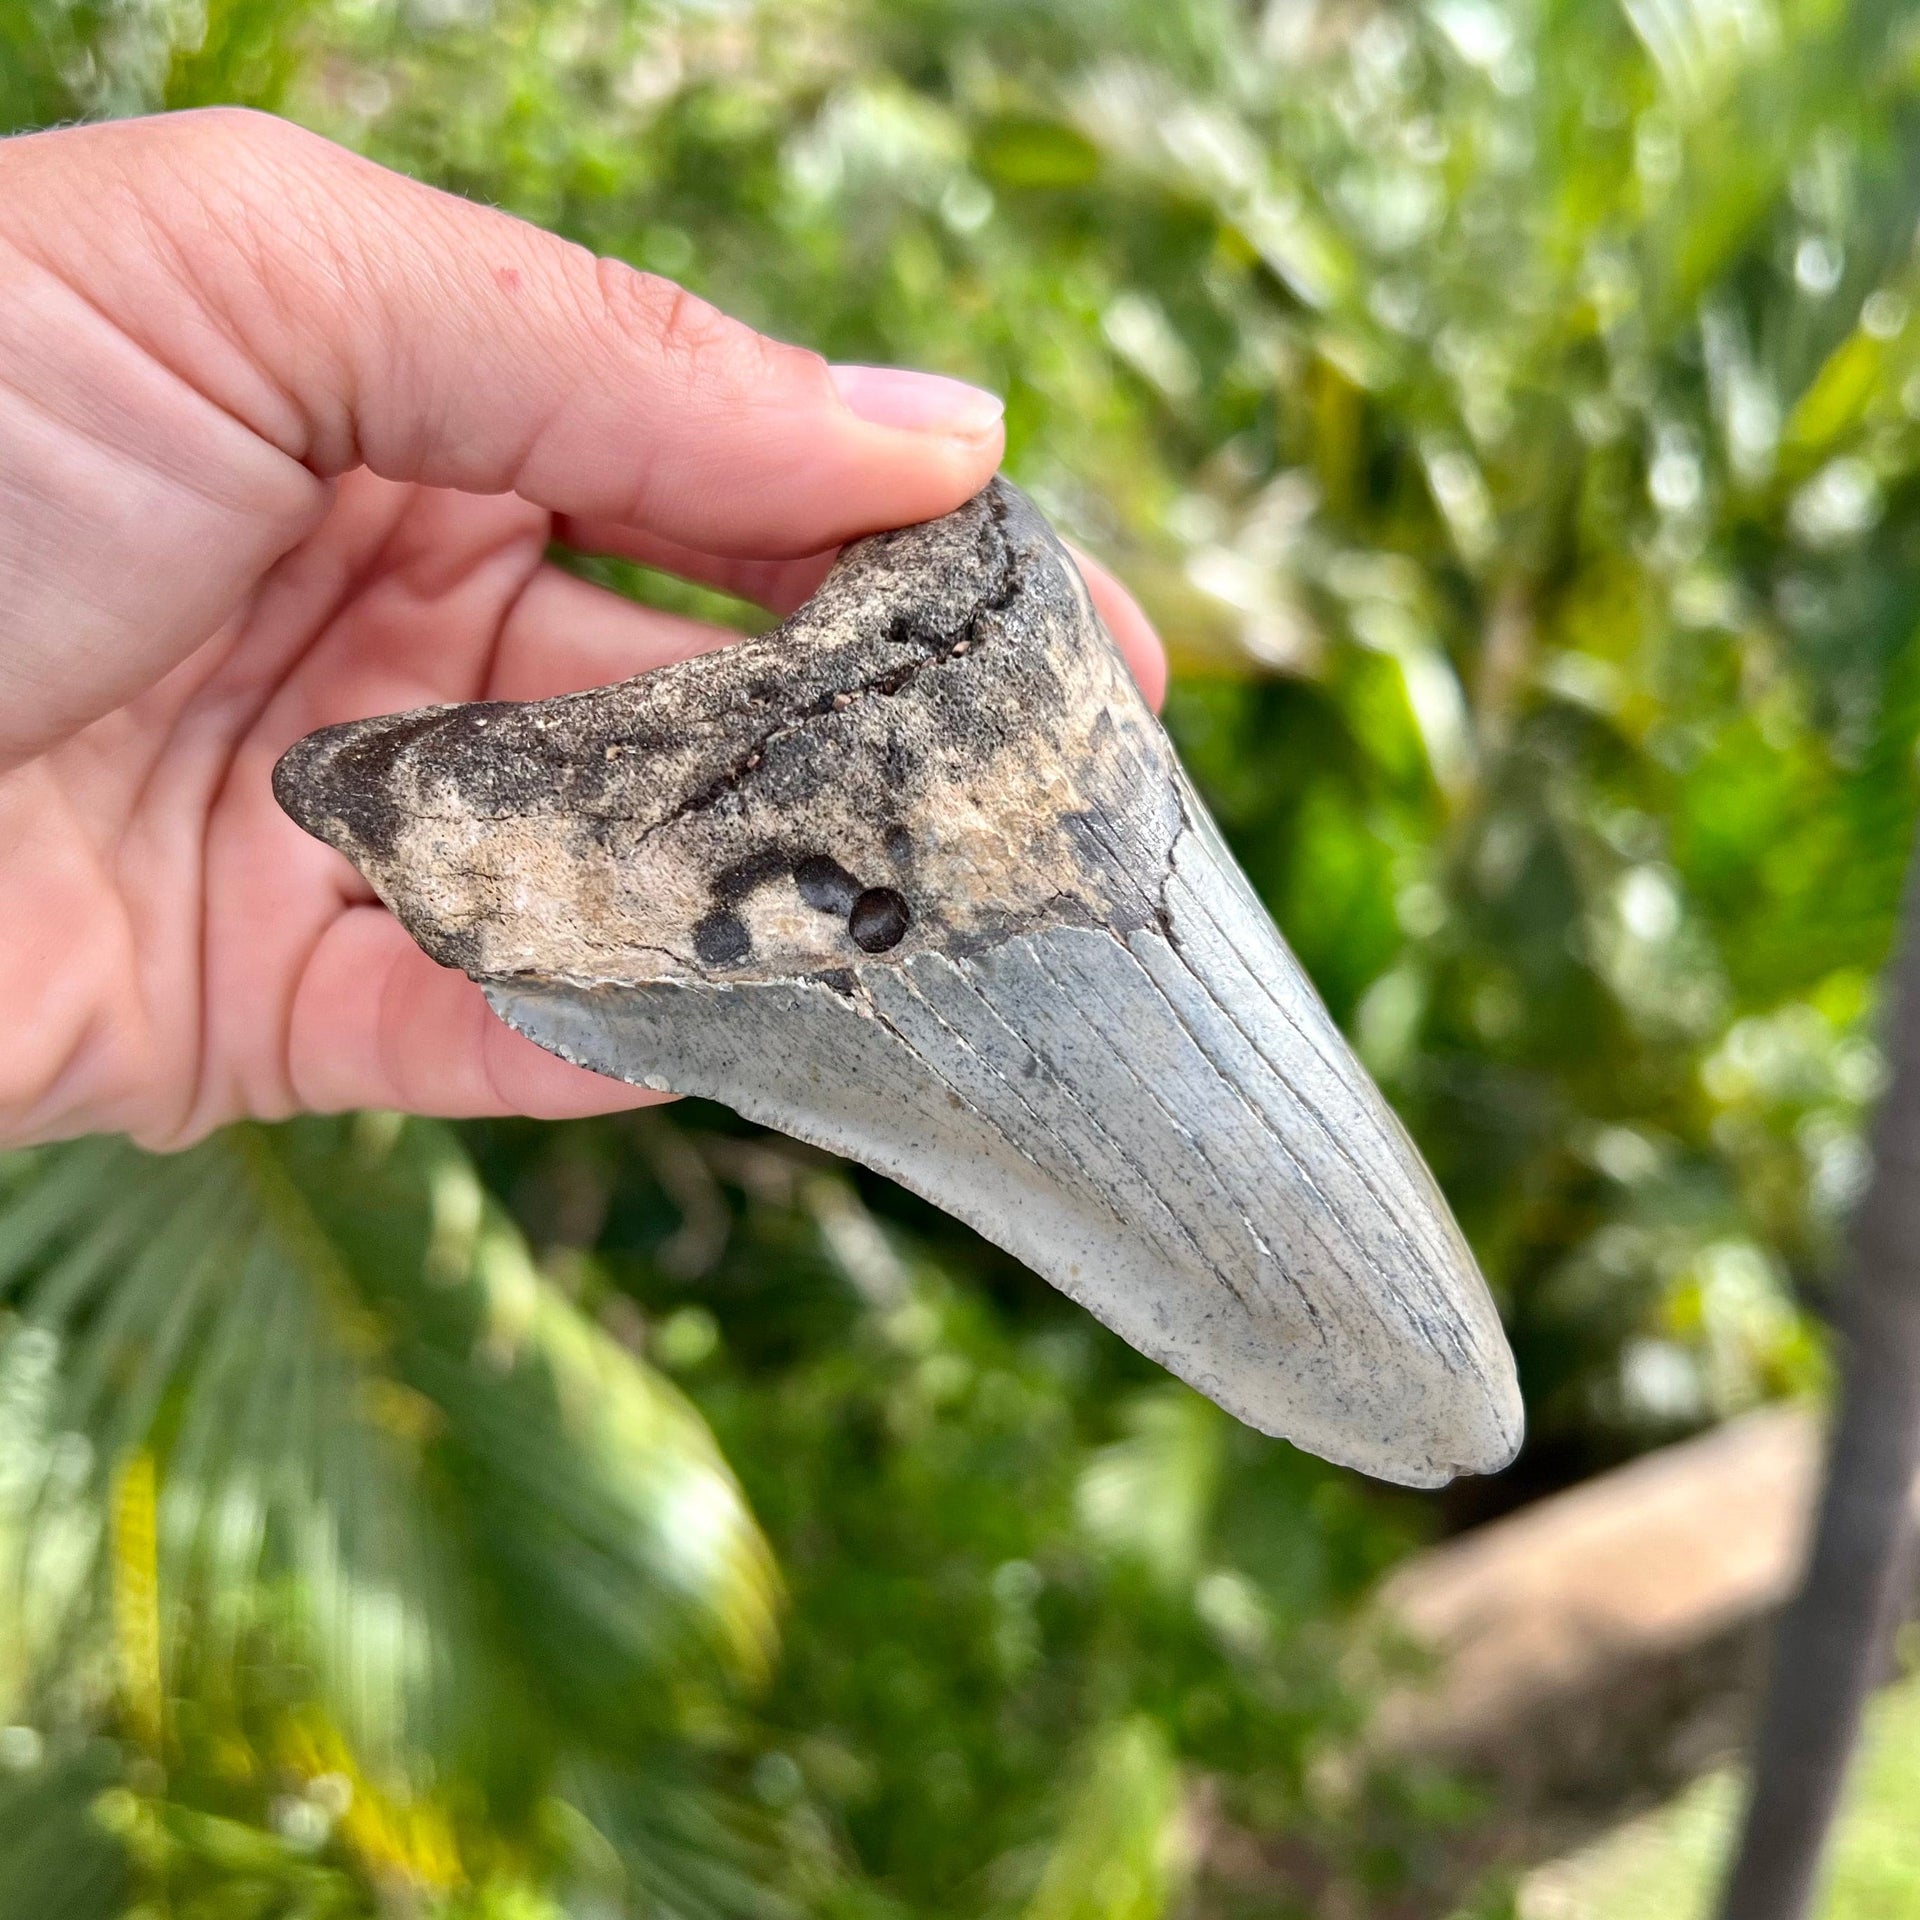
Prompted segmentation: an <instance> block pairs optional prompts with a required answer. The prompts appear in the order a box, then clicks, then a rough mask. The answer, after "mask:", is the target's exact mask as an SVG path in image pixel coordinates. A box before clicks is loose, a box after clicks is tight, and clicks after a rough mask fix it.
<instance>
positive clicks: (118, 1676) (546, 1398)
mask: <svg viewBox="0 0 1920 1920" xmlns="http://www.w3.org/2000/svg"><path fill="white" fill-rule="evenodd" d="M12 1172H13V1177H12V1178H11V1179H10V1180H9V1181H8V1183H7V1185H6V1186H5V1187H4V1188H3V1189H0V1314H4V1316H5V1317H4V1320H0V1423H4V1424H5V1425H6V1429H7V1431H6V1434H5V1436H4V1444H0V1578H3V1579H4V1581H5V1587H4V1591H0V1644H4V1645H7V1646H9V1647H10V1648H15V1649H17V1650H18V1651H17V1652H16V1653H15V1654H14V1655H13V1660H14V1670H13V1672H12V1674H11V1676H10V1678H9V1677H8V1676H5V1675H0V1678H8V1684H9V1691H8V1695H7V1700H8V1701H9V1702H12V1701H17V1702H18V1703H20V1710H22V1711H31V1712H34V1713H37V1714H39V1715H40V1716H41V1717H43V1718H44V1717H48V1716H55V1717H58V1716H65V1717H66V1718H67V1719H70V1720H71V1719H78V1720H81V1721H86V1720H88V1719H91V1720H93V1721H95V1722H98V1721H99V1720H100V1719H101V1718H102V1717H103V1716H106V1715H107V1714H109V1712H110V1711H111V1710H112V1709H113V1704H114V1700H115V1697H116V1696H117V1697H118V1710H119V1714H120V1723H121V1724H122V1725H123V1726H125V1727H128V1728H130V1729H132V1730H136V1731H137V1730H138V1728H139V1726H140V1724H141V1722H142V1715H141V1713H140V1712H138V1711H136V1710H135V1709H136V1707H137V1705H138V1702H137V1700H136V1699H135V1698H134V1696H135V1695H136V1694H137V1693H138V1692H139V1688H138V1687H137V1686H136V1685H134V1683H133V1682H132V1681H131V1680H130V1679H129V1673H130V1671H133V1670H137V1669H138V1668H139V1666H140V1661H139V1659H138V1657H137V1649H132V1648H130V1647H129V1645H128V1642H129V1639H130V1637H131V1638H132V1639H136V1640H137V1639H138V1638H139V1633H140V1628H139V1625H138V1623H139V1621H140V1620H141V1618H142V1617H143V1616H142V1614H141V1611H140V1603H139V1601H138V1596H139V1595H140V1594H141V1593H142V1592H144V1591H146V1590H147V1589H148V1588H149V1587H150V1588H151V1592H152V1594H153V1595H154V1596H156V1597H155V1598H154V1599H153V1601H152V1607H153V1611H154V1617H155V1621H156V1629H155V1631H156V1639H157V1644H158V1646H159V1649H160V1651H159V1656H158V1659H159V1664H160V1666H161V1667H162V1668H163V1670H164V1674H165V1683H166V1687H167V1689H168V1690H169V1691H170V1692H173V1693H176V1694H178V1693H180V1692H182V1691H183V1690H184V1691H185V1692H187V1693H189V1694H190V1695H191V1696H192V1697H193V1698H194V1700H195V1701H196V1702H199V1703H201V1705H204V1704H205V1703H207V1702H209V1701H211V1702H216V1703H219V1704H220V1708H221V1710H222V1711H223V1712H225V1713H227V1714H228V1715H229V1716H231V1717H232V1718H233V1719H234V1721H235V1724H236V1725H238V1726H240V1727H242V1728H245V1729H247V1730H248V1737H250V1738H253V1739H255V1740H256V1741H264V1742H265V1743H266V1745H267V1746H268V1747H269V1748H274V1747H275V1745H276V1742H278V1743H279V1745H280V1746H282V1747H284V1744H285V1737H286V1736H285V1735H284V1728H283V1732H282V1734H281V1735H274V1734H272V1733H271V1732H270V1731H267V1730H266V1729H265V1728H264V1727H263V1725H262V1723H261V1721H260V1714H261V1712H262V1711H265V1708H264V1707H263V1704H262V1702H261V1700H260V1699H259V1697H258V1696H259V1694H260V1686H259V1684H258V1676H259V1673H260V1672H261V1671H262V1670H265V1669H272V1670H275V1671H278V1672H280V1673H281V1674H282V1676H283V1677H282V1679H281V1680H280V1681H279V1682H277V1683H276V1684H277V1685H278V1686H279V1687H280V1688H281V1689H282V1691H283V1692H284V1690H285V1689H286V1688H287V1687H288V1686H290V1685H291V1686H293V1687H294V1689H295V1693H296V1694H299V1693H300V1692H301V1690H302V1689H305V1690H306V1695H307V1696H310V1699H311V1711H312V1712H314V1713H317V1714H318V1715H319V1716H320V1722H321V1724H323V1725H325V1726H326V1727H329V1728H332V1729H336V1730H337V1733H338V1736H339V1738H340V1739H341V1740H343V1741H344V1743H345V1748H346V1751H347V1752H349V1753H350V1754H351V1755H352V1756H353V1757H354V1764H355V1765H356V1766H357V1767H358V1768H359V1769H361V1770H362V1771H363V1772H364V1774H365V1775H366V1777H367V1778H369V1779H370V1780H376V1781H377V1780H385V1781H387V1783H388V1785H389V1786H391V1787H394V1788H396V1789H404V1785H405V1783H406V1782H407V1781H408V1780H413V1781H414V1782H416V1784H420V1783H424V1781H425V1780H426V1779H427V1778H429V1777H430V1776H431V1774H432V1771H433V1768H434V1766H435V1765H436V1764H437V1765H442V1766H444V1764H445V1763H446V1762H448V1761H449V1760H452V1759H455V1758H457V1757H458V1756H459V1755H460V1754H462V1753H472V1752H474V1751H478V1750H480V1749H488V1748H493V1749H497V1748H498V1747H499V1746H500V1745H501V1744H502V1742H503V1740H508V1741H510V1740H511V1739H512V1738H517V1737H518V1736H517V1735H510V1734H509V1732H508V1730H509V1729H510V1728H518V1729H521V1730H523V1731H524V1730H525V1728H526V1727H527V1725H528V1718H527V1717H528V1715H529V1714H530V1713H531V1714H533V1715H535V1716H536V1718H539V1719H541V1720H542V1721H543V1723H544V1725H545V1726H546V1729H547V1731H546V1732H545V1733H544V1734H543V1735H541V1736H539V1739H538V1740H536V1741H535V1742H534V1744H536V1745H539V1744H543V1743H544V1744H545V1745H546V1746H549V1747H553V1746H557V1745H559V1744H561V1743H562V1742H563V1740H564V1741H578V1740H579V1739H581V1738H592V1737H593V1736H595V1735H596V1734H598V1735H600V1736H603V1737H607V1738H630V1737H632V1736H633V1735H634V1734H636V1733H637V1732H638V1731H640V1730H641V1729H652V1730H654V1731H656V1732H657V1731H659V1730H662V1729H665V1728H668V1727H670V1725H671V1724H672V1721H673V1710H674V1708H675V1705H676V1702H677V1696H676V1695H675V1694H674V1692H673V1689H672V1687H671V1686H670V1684H669V1682H670V1680H672V1679H673V1678H675V1677H676V1676H677V1677H679V1678H680V1679H681V1680H682V1681H685V1682H691V1680H692V1677H693V1675H694V1671H695V1670H694V1668H693V1667H692V1666H690V1665H689V1661H690V1659H691V1658H693V1657H694V1656H696V1655H697V1656H699V1657H700V1658H703V1659H704V1660H705V1662H706V1669H705V1670H706V1672H707V1674H708V1676H709V1679H710V1680H711V1681H712V1682H722V1681H727V1680H731V1679H734V1678H738V1677H742V1676H751V1675H752V1674H754V1673H757V1672H758V1671H759V1670H760V1669H761V1668H762V1667H763V1666H764V1663H765V1660H766V1658H767V1656H768V1653H769V1649H770V1646H771V1639H772V1631H773V1605H774V1582H773V1575H772V1569H771V1563H770V1560H769V1558H768V1556H767V1552H766V1548H765V1546H764V1544H763V1543H762V1541H761V1539H760V1536H759V1534H758V1532H757V1530H756V1529H755V1527H754V1524H753V1521H752V1519H751V1516H750V1515H749V1514H748V1512H747V1510H746V1508H745V1505H744V1503H743V1501H742V1500H741V1497H740V1495H739V1492H738V1489H737V1488H736V1486H735V1485H734V1482H733V1480H732V1477H731V1476H730V1474H729V1473H728V1471H727V1469H726V1466H725V1464H724V1462H723V1461H722V1460H721V1459H720V1456H719V1454H718V1452H717V1450H716V1449H715V1447H714V1446H713V1443H712V1441H711V1439H710V1437H709V1436H708V1435H707V1433H706V1430H705V1428H704V1426H703V1425H702V1423H701V1422H700V1420H699V1418H698V1416H697V1415H696V1414H694V1413H693V1412H692V1410H691V1409H690V1408H689V1407H688V1406H687V1405H686V1404H685V1403H684V1402H683V1401H682V1400H681V1399H680V1398H679V1397H678V1396H677V1395H676V1394H675V1393H674V1392H673V1390H672V1389H671V1388H669V1387H667V1386H666V1384H665V1383H664V1382H662V1381H660V1380H659V1379H658V1378H656V1377H655V1376H654V1375H653V1374H651V1373H650V1372H649V1371H648V1370H647V1369H646V1368H645V1367H644V1366H642V1365H641V1363H640V1362H638V1361H637V1360H636V1359H634V1358H633V1356H631V1355H629V1354H628V1353H626V1352H625V1351H624V1350H623V1349H621V1348H620V1347H618V1346H617V1345H615V1344H614V1343H613V1342H612V1341H611V1340H609V1339H608V1338H607V1337H606V1336H605V1335H604V1334H603V1333H601V1332H600V1331H599V1330H598V1329H597V1328H596V1327H594V1326H593V1325H592V1324H591V1323H590V1322H588V1321H587V1320H586V1319H585V1318H584V1317H582V1316H581V1315H580V1314H579V1313H578V1312H577V1310H576V1309H575V1308H574V1307H573V1306H572V1305H571V1304H570V1303H569V1302H567V1301H566V1300H565V1299H564V1298H563V1297H562V1296H561V1295H560V1294H559V1293H558V1292H557V1291H556V1290H555V1289H554V1288H553V1287H552V1286H550V1285H549V1284H548V1283H547V1282H546V1281H545V1280H544V1279H543V1278H542V1277H541V1276H540V1274H539V1273H538V1272H537V1271H536V1269H535V1268H534V1266H533V1264H532V1261H531V1259H530V1257H529V1256H528V1254H527V1251H526V1249H525V1246H524V1244H523V1243H522V1242H521V1240H520V1239H519V1237H518V1235H517V1233H516V1232H515V1231H514V1230H513V1229H512V1227H511V1226H510V1225H509V1223H508V1222H507V1221H506V1220H505V1218H504V1216H503V1215H502V1214H501V1213H500V1212H499V1210H498V1209H497V1208H496V1207H495V1206H494V1205H493V1203H492V1202H491V1201H489V1200H488V1199H487V1198H486V1196H485V1195H484V1193H483V1192H482V1191H481V1189H480V1186H479V1183H478V1181H477V1179H476V1178H475V1176H474V1174H473V1172H472V1169H471V1167H470V1166H469V1165H468V1163H467V1161H466V1159H465V1156H464V1154H463V1153H462V1152H461V1150H460V1148H459V1146H458V1144H457V1143H456V1141H455V1140H454V1138H453V1136H452V1135H451V1134H450V1133H448V1132H447V1131H446V1130H444V1129H438V1128H433V1127H429V1126H424V1125H419V1124H413V1123H403V1122H400V1121H397V1120H394V1119H391V1118H387V1117H380V1116H371V1117H363V1118H362V1119H360V1120H358V1121H315V1122H303V1123H297V1124H295V1125H293V1126H290V1127H287V1128H282V1129H263V1128H241V1129H235V1130H233V1131H231V1132H229V1133H227V1134H224V1135H220V1136H218V1137H216V1138H214V1139H212V1140H209V1141H207V1142H206V1143H204V1144H203V1145H202V1146H200V1147H197V1148H195V1149H193V1150H192V1151H191V1152H189V1153H186V1154H183V1155H180V1156H178V1157H177V1158H172V1159H157V1158H154V1157H151V1156H148V1155H145V1154H142V1153H139V1152H137V1151H136V1150H134V1149H133V1148H131V1147H129V1146H126V1145H124V1144H122V1143H118V1142H107V1141H86V1142H82V1143H79V1144H78V1145H75V1146H73V1147H69V1148H60V1149H53V1150H49V1151H46V1152H43V1153H40V1154H37V1155H35V1156H33V1157H32V1160H31V1163H30V1164H28V1165H26V1166H24V1167H16V1168H15V1169H13V1170H12ZM139 1462H150V1463H151V1470H152V1479H151V1483H150V1484H151V1485H152V1486H153V1487H154V1488H155V1489H156V1491H155V1492H154V1494H153V1495H152V1496H151V1497H152V1500H153V1503H154V1507H155V1511H154V1513H153V1515H152V1518H151V1524H150V1525H142V1524H132V1523H131V1522H129V1521H128V1520H127V1518H126V1515H127V1513H128V1512H129V1511H131V1509H128V1508H127V1506H126V1501H125V1499H124V1498H120V1497H117V1494H116V1490H119V1494H120V1495H124V1494H125V1490H126V1488H127V1487H128V1486H129V1485H131V1484H133V1483H132V1482H130V1481H129V1480H128V1478H127V1475H128V1470H129V1463H139ZM110 1512H111V1513H112V1514H113V1515H114V1516H115V1518H114V1523H113V1524H111V1525H110V1524H108V1516H109V1513H110ZM148 1560H150V1561H151V1565H150V1566H148V1565H146V1564H145V1562H146V1561H148ZM129 1594H131V1595H133V1596H135V1599H134V1601H133V1602H129V1600H128V1595H129ZM503 1651H504V1652H505V1653H506V1654H507V1656H508V1657H507V1658H506V1659H505V1660H504V1661H503V1660H502V1659H501V1658H500V1655H501V1653H502V1652H503ZM78 1674H84V1675H86V1676H88V1685H87V1686H86V1688H85V1689H84V1690H83V1691H84V1694H85V1697H84V1698H80V1697H77V1696H76V1694H75V1690H74V1686H73V1676H75V1675H78ZM55 1675H59V1676H62V1677H63V1680H64V1683H65V1688H66V1697H65V1698H64V1699H62V1700H59V1701H56V1700H55V1698H54V1695H53V1692H52V1690H51V1689H52V1678H53V1676H55ZM289 1675H291V1676H293V1677H292V1678H291V1679H289V1678H287V1676H289ZM156 1684H157V1683H156ZM291 1697H292V1696H289V1698H291ZM0 1704H5V1702H0ZM196 1710H197V1709H196ZM274 1711H275V1712H277V1713H278V1714H279V1718H280V1721H282V1722H284V1721H285V1719H286V1714H287V1712H288V1711H291V1708H290V1707H289V1706H288V1701H287V1699H282V1700H281V1701H280V1702H279V1704H278V1706H277V1707H276V1708H275V1709H274ZM303 1711H304V1710H303ZM270 1717H271V1716H270ZM295 1717H296V1718H297V1717H298V1716H297V1715H296V1716H295ZM169 1737H171V1736H169Z"/></svg>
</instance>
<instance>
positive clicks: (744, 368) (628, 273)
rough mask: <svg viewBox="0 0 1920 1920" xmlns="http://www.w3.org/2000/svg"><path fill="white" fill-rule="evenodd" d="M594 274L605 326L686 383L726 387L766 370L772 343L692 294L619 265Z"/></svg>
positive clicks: (598, 267) (611, 263) (604, 264)
mask: <svg viewBox="0 0 1920 1920" xmlns="http://www.w3.org/2000/svg"><path fill="white" fill-rule="evenodd" d="M595 273H596V279H597V283H598V290H599V297H600V301H601V305H602V309H603V311H604V313H605V315H606V317H607V319H608V321H609V323H610V324H611V325H612V326H613V327H614V328H615V329H616V331H617V332H618V333H619V334H620V335H621V336H622V337H623V338H624V339H626V340H630V341H637V342H638V343H639V344H640V345H641V346H642V347H643V348H644V349H645V350H646V351H647V353H648V354H649V356H650V357H651V358H653V359H654V360H655V361H656V362H657V363H661V364H662V365H664V367H665V368H666V369H667V370H669V371H672V372H677V373H678V374H679V375H680V376H681V377H682V378H683V379H685V380H686V381H687V382H688V383H689V384H695V383H705V382H711V381H713V380H714V379H716V378H719V379H724V380H727V381H728V382H729V383H731V382H732V381H733V380H735V379H742V380H750V379H752V378H754V377H755V376H757V375H761V374H764V373H767V372H770V371H772V364H771V363H772V362H773V360H774V359H775V357H776V352H777V350H776V349H775V347H774V343H773V342H771V341H769V340H767V339H765V338H764V337H763V336H762V335H760V334H758V333H755V332H754V330H753V329H752V328H751V327H748V326H744V325H742V324H741V322H739V321H738V320H734V319H731V318H729V317H728V316H727V315H726V314H724V313H722V312H721V311H720V310H719V308H717V307H715V306H712V305H710V304H709V303H708V302H707V301H705V300H702V299H701V298H700V297H699V295H698V294H694V293H689V292H688V291H687V290H686V288H685V287H682V286H679V285H677V284H676V283H675V282H673V281H671V280H663V279H662V278H661V277H660V276H659V275H658V274H652V273H642V272H640V271H638V270H637V269H635V268H633V267H629V266H627V265H626V264H625V263H624V262H623V261H619V260H599V261H597V262H596V263H595Z"/></svg>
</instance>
